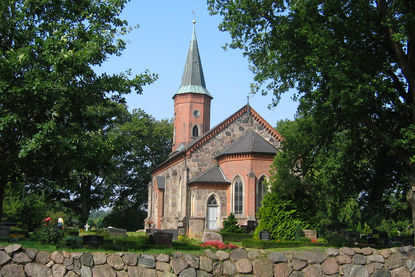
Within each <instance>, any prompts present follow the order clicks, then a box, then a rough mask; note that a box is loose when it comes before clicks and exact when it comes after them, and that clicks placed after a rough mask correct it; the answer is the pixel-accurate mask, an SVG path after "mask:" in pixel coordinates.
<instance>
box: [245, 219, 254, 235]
mask: <svg viewBox="0 0 415 277" xmlns="http://www.w3.org/2000/svg"><path fill="white" fill-rule="evenodd" d="M255 226H256V221H255V220H248V223H247V228H246V231H247V233H250V232H252V231H254V230H255Z"/></svg>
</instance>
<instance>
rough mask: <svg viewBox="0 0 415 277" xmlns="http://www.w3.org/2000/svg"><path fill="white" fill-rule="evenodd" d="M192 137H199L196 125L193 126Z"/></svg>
mask: <svg viewBox="0 0 415 277" xmlns="http://www.w3.org/2000/svg"><path fill="white" fill-rule="evenodd" d="M192 135H193V137H198V136H199V129H198V128H197V125H195V126H193V130H192Z"/></svg>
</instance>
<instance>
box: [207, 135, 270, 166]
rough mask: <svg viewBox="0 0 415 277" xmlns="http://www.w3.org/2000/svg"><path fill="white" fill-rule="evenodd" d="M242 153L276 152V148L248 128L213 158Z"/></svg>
mask: <svg viewBox="0 0 415 277" xmlns="http://www.w3.org/2000/svg"><path fill="white" fill-rule="evenodd" d="M243 153H261V154H276V153H277V149H276V148H275V147H274V146H273V145H272V144H270V143H269V142H268V141H266V140H265V139H264V138H263V137H261V136H260V135H258V134H257V133H256V132H255V131H253V130H250V131H248V132H246V133H245V134H243V135H242V136H241V137H240V138H239V139H238V140H236V141H235V142H234V143H232V144H231V145H229V146H228V147H226V148H225V149H224V150H223V151H222V152H221V153H219V155H217V156H216V157H215V158H216V159H217V158H219V157H221V156H224V155H231V154H243Z"/></svg>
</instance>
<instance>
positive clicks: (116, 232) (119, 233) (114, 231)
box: [107, 227, 127, 237]
mask: <svg viewBox="0 0 415 277" xmlns="http://www.w3.org/2000/svg"><path fill="white" fill-rule="evenodd" d="M107 230H108V232H109V234H110V236H113V237H126V236H127V230H126V229H119V228H114V227H108V228H107Z"/></svg>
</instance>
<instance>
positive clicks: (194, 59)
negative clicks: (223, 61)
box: [172, 20, 213, 152]
mask: <svg viewBox="0 0 415 277" xmlns="http://www.w3.org/2000/svg"><path fill="white" fill-rule="evenodd" d="M195 22H196V21H195V20H193V33H192V39H191V41H190V47H189V52H188V54H187V59H186V64H185V67H184V71H183V77H182V83H181V85H180V88H179V90H178V91H177V92H176V94H175V95H174V96H173V99H174V134H173V147H172V151H173V152H174V151H176V150H177V149H178V148H179V147H180V146H182V145H186V144H187V143H189V142H190V141H191V140H192V139H195V138H197V137H199V136H201V135H203V134H204V133H206V132H207V131H208V130H209V129H210V102H211V100H212V98H213V97H212V96H211V95H210V93H209V91H208V90H207V89H206V83H205V77H204V76H203V69H202V62H201V60H200V55H199V48H198V46H197V40H196V31H195Z"/></svg>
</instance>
